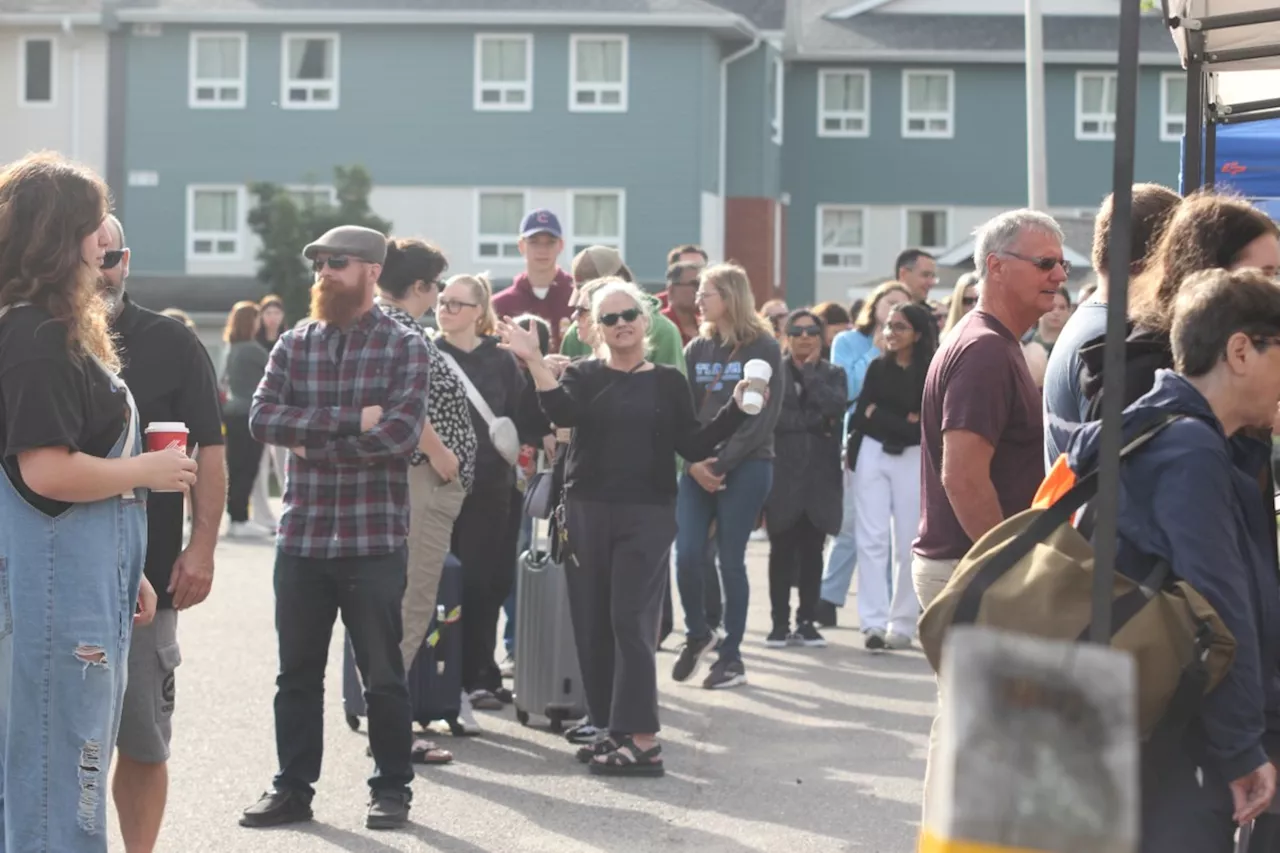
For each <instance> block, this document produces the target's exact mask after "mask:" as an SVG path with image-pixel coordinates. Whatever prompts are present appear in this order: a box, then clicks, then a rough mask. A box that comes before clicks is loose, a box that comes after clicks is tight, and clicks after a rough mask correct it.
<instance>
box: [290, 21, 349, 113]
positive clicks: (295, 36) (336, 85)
mask: <svg viewBox="0 0 1280 853" xmlns="http://www.w3.org/2000/svg"><path fill="white" fill-rule="evenodd" d="M299 39H301V40H304V41H311V40H315V39H327V40H329V41H331V42H332V43H333V80H332V81H331V82H330V85H331V87H332V89H333V97H332V98H330V99H329V100H327V101H313V100H311V99H310V98H309V97H308V99H307V100H306V101H304V102H302V103H298V102H290V100H289V89H290V88H299V87H305V88H307V89H308V90H311V89H316V88H320V87H322V86H323V85H324V84H323V83H315V82H309V81H298V85H297V86H290V77H289V43H290V42H292V41H296V40H299ZM341 55H342V36H341V34H340V33H333V32H324V33H321V32H314V33H313V32H305V31H304V32H296V31H295V32H285V33H281V34H280V108H281V109H285V110H336V109H338V96H339V93H340V92H341V90H342V70H341V62H340V59H341Z"/></svg>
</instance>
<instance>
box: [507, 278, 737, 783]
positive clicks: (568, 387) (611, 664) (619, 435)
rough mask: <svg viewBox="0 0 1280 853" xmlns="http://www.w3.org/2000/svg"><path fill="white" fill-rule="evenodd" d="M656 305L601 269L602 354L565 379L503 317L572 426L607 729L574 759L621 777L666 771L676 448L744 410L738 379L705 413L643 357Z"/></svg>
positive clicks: (688, 448)
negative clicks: (665, 661)
mask: <svg viewBox="0 0 1280 853" xmlns="http://www.w3.org/2000/svg"><path fill="white" fill-rule="evenodd" d="M652 310H653V307H652V305H651V304H650V301H649V300H648V299H647V298H646V297H645V295H644V293H643V292H642V291H640V289H639V288H637V287H636V286H635V285H634V284H632V283H630V282H626V281H622V280H621V279H617V278H614V279H603V280H602V281H601V286H600V287H599V289H598V290H596V291H595V293H594V295H593V297H592V299H591V317H592V325H591V328H593V329H594V330H595V335H594V338H595V340H594V343H596V344H598V345H599V349H598V351H599V354H600V355H599V357H598V358H593V359H583V360H581V361H578V362H575V363H574V364H571V365H570V366H568V367H567V368H565V370H564V373H563V375H562V377H561V378H560V379H557V378H556V376H555V373H554V372H553V371H552V369H551V368H550V367H549V366H548V364H547V362H546V361H545V359H544V358H543V357H542V355H541V353H540V352H539V350H538V339H537V336H536V335H535V334H534V333H533V332H529V331H525V330H524V329H521V328H520V327H518V326H517V325H515V324H514V323H512V322H511V320H510V319H509V318H504V320H503V321H502V322H501V323H499V324H498V331H499V334H500V335H501V337H502V346H503V347H504V348H506V349H508V350H510V351H511V352H512V353H514V354H515V355H516V356H517V357H518V358H520V359H521V360H522V361H523V362H524V363H525V364H526V365H528V368H529V374H530V376H531V377H532V378H533V381H534V383H535V384H536V386H537V389H538V399H539V403H540V404H541V406H542V409H543V411H544V412H545V413H546V416H547V418H548V419H549V420H551V421H552V422H553V423H555V424H556V425H557V426H563V427H570V428H572V429H573V431H574V432H573V439H572V442H571V443H570V445H569V450H568V453H567V455H566V458H565V475H564V479H565V502H564V507H563V512H564V529H565V530H566V531H567V533H568V542H569V548H570V550H571V552H572V556H571V558H570V559H568V560H566V561H565V573H566V579H567V580H568V584H569V610H570V614H571V616H572V622H573V629H574V638H575V641H576V645H577V649H578V657H579V660H580V662H581V665H582V679H583V686H584V687H585V688H586V693H587V707H588V710H589V711H590V715H591V724H592V725H594V726H595V727H596V728H598V729H600V730H602V731H607V732H608V736H607V737H603V738H601V739H600V740H598V741H596V742H595V743H593V744H589V745H587V746H584V747H582V748H581V749H580V750H579V751H578V758H579V760H580V761H582V762H583V763H586V764H588V765H589V767H590V770H591V772H592V773H597V774H603V775H613V776H660V775H662V773H663V763H662V758H661V755H662V747H661V746H659V745H658V743H657V740H656V733H657V731H658V683H657V668H656V663H655V650H656V649H657V639H658V636H657V635H658V622H659V617H660V616H661V612H662V602H663V599H664V596H665V592H666V588H667V583H668V578H669V575H668V571H669V569H668V566H669V563H668V561H667V558H666V554H667V549H668V546H669V545H670V542H671V540H672V538H673V537H674V536H675V533H676V529H675V528H676V509H675V505H676V478H675V472H674V470H673V468H672V466H671V458H672V456H673V455H675V454H676V453H679V454H680V455H681V456H683V457H684V458H686V459H689V460H691V461H697V460H702V459H704V458H706V457H707V455H708V454H710V453H711V452H712V450H713V449H714V448H715V446H716V445H717V443H719V442H721V441H723V440H725V439H726V438H728V437H729V436H730V435H731V434H733V433H734V431H735V430H737V429H739V428H740V425H741V424H742V423H743V422H745V421H747V420H748V417H747V415H746V414H745V413H744V411H743V406H742V403H743V397H744V395H745V393H746V391H747V383H746V382H745V381H741V382H736V383H734V385H733V387H732V389H731V391H730V392H729V393H728V394H727V395H726V401H725V402H724V403H723V404H721V407H720V409H719V410H718V411H717V412H716V413H715V415H714V416H713V417H712V418H710V419H708V420H707V421H706V422H705V423H704V424H699V421H698V418H697V417H696V416H695V414H694V410H693V404H692V401H691V400H690V398H689V386H688V383H687V382H686V381H685V379H684V377H683V376H681V375H680V372H679V371H678V370H676V369H675V368H674V367H667V366H665V365H655V364H653V363H652V362H650V361H648V360H647V358H646V353H647V346H646V343H645V338H646V335H647V333H648V330H649V323H650V315H651V312H652ZM699 589H701V588H699Z"/></svg>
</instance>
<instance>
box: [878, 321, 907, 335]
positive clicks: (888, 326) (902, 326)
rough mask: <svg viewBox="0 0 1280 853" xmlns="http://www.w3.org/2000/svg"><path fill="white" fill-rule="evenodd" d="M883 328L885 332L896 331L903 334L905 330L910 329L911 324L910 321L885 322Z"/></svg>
mask: <svg viewBox="0 0 1280 853" xmlns="http://www.w3.org/2000/svg"><path fill="white" fill-rule="evenodd" d="M884 330H885V331H886V332H896V333H897V334H899V335H904V334H906V333H907V332H910V331H911V324H910V323H885V324H884Z"/></svg>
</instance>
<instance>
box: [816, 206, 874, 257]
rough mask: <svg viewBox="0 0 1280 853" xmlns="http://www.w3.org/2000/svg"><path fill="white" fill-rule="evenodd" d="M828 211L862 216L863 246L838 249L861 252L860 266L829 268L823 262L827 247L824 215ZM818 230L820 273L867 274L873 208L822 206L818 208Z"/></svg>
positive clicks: (838, 250) (817, 244)
mask: <svg viewBox="0 0 1280 853" xmlns="http://www.w3.org/2000/svg"><path fill="white" fill-rule="evenodd" d="M828 210H830V211H836V212H845V211H856V212H858V213H861V214H862V246H861V248H858V249H836V250H835V251H837V252H840V253H852V252H859V253H861V255H862V258H861V263H860V264H859V265H858V266H856V267H855V266H834V267H833V266H827V265H826V264H824V263H823V262H822V256H823V254H830V252H824V249H825V247H824V246H823V245H822V215H823V214H824V213H826V212H827V211H828ZM816 218H817V228H816V229H815V239H814V243H815V248H816V249H817V255H816V260H817V268H818V271H819V272H858V273H860V272H866V271H867V252H868V251H870V249H869V248H868V246H867V242H868V241H867V229H868V227H869V226H870V224H871V208H869V207H865V206H863V205H858V204H820V205H818V207H817V217H816Z"/></svg>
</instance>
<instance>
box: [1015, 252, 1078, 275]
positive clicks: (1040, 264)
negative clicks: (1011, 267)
mask: <svg viewBox="0 0 1280 853" xmlns="http://www.w3.org/2000/svg"><path fill="white" fill-rule="evenodd" d="M1000 254H1002V255H1008V256H1009V257H1011V258H1017V259H1018V260H1020V261H1026V262H1027V263H1029V264H1031V266H1033V267H1035V268H1036V269H1038V270H1040V272H1049V271H1050V270H1052V269H1053V268H1054V267H1056V266H1061V267H1062V271H1063V272H1064V273H1066V274H1067V275H1071V261H1068V260H1067V259H1066V258H1049V257H1045V258H1032V257H1028V256H1027V255H1020V254H1018V253H1017V252H1001V253H1000Z"/></svg>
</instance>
